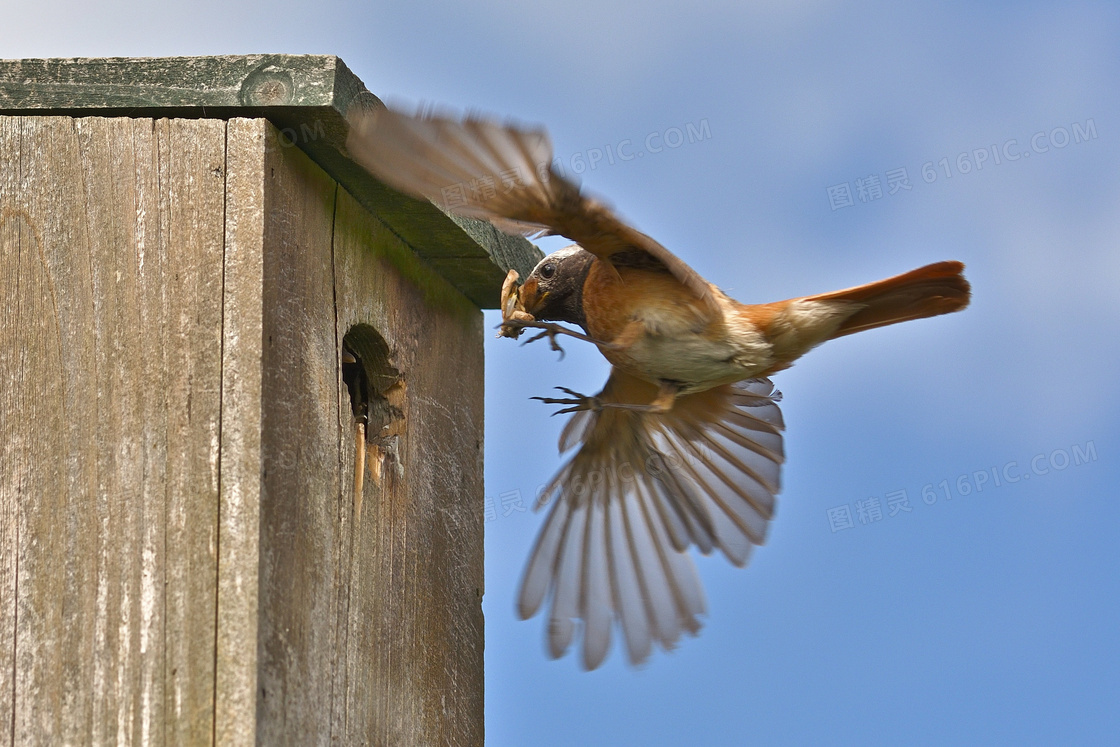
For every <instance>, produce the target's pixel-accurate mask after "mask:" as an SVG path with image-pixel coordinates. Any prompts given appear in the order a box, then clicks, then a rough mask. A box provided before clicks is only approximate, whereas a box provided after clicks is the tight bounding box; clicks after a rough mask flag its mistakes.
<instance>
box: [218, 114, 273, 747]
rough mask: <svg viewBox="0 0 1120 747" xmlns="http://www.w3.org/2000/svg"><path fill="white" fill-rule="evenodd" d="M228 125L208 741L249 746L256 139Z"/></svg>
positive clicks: (258, 249) (261, 164) (261, 144)
mask: <svg viewBox="0 0 1120 747" xmlns="http://www.w3.org/2000/svg"><path fill="white" fill-rule="evenodd" d="M266 127H267V125H266V123H265V122H263V121H261V120H242V119H235V120H231V121H230V123H229V127H228V133H227V151H226V169H227V171H226V212H225V228H226V235H225V287H224V291H223V302H222V303H223V307H222V317H223V328H222V339H223V346H222V428H221V457H220V473H221V488H220V494H221V501H220V508H219V530H218V609H217V635H218V638H217V651H216V654H215V659H216V663H215V666H216V672H215V680H216V687H215V698H216V702H215V714H214V722H215V741H216V742H217V743H218V744H222V745H249V744H254V742H255V734H256V706H257V661H258V660H257V654H258V648H257V615H258V611H259V609H260V607H259V594H258V588H259V587H258V578H259V573H258V565H259V562H260V501H261V469H262V464H261V428H260V424H261V417H262V408H263V404H264V403H263V402H262V401H261V379H262V369H261V363H262V358H263V355H264V353H263V344H264V340H263V336H262V323H263V321H262V319H263V309H262V305H261V304H262V294H263V289H264V257H263V251H262V246H263V241H264V230H265V171H264V169H265V133H266Z"/></svg>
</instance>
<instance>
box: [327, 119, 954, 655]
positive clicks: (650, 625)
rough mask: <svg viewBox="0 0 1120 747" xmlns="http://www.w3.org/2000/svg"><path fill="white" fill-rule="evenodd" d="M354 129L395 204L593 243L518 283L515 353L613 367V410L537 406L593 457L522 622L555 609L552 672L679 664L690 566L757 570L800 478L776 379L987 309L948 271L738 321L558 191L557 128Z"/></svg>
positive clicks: (701, 288) (695, 593) (532, 568)
mask: <svg viewBox="0 0 1120 747" xmlns="http://www.w3.org/2000/svg"><path fill="white" fill-rule="evenodd" d="M348 119H349V122H350V126H351V130H350V134H349V136H348V140H347V149H348V150H349V152H350V155H351V156H352V157H353V158H354V159H355V160H356V161H357V162H358V163H359V164H361V165H362V166H364V167H365V168H366V169H368V170H369V171H370V172H371V173H372V174H373V175H374V176H376V177H377V178H378V179H380V180H381V181H383V182H385V183H386V184H388V185H389V186H391V187H393V188H395V189H397V190H399V191H401V192H403V193H405V194H408V195H411V196H414V197H418V198H424V199H428V200H430V201H432V202H434V203H435V204H437V205H438V206H440V207H441V208H443V209H445V210H447V211H448V212H455V213H458V214H461V215H466V216H472V217H476V218H481V219H485V220H489V221H491V222H493V223H494V224H495V225H496V226H498V227H499V228H502V229H503V230H506V231H509V232H515V233H523V234H526V235H532V234H538V235H542V234H559V235H563V236H565V237H567V238H569V239H571V240H573V241H575V242H576V243H575V244H573V245H572V246H569V247H566V248H564V249H561V250H559V251H557V252H554V253H552V254H550V255H548V256H547V257H545V258H544V259H542V260H541V261H540V262H539V263H538V264H537V266H536V267H535V268H534V269H533V271H532V272H531V273H530V274H529V276H528V277H527V278H526V279H525V282H524V284H523V285H521V286H520V287H519V288H518V287H516V286H515V285H512V284H511V283H509V282H507V286H506V288H505V289H504V290H503V298H502V303H503V319H504V324H503V326H502V334H505V335H507V336H511V337H516V336H517V335H518V334H519V333H520V332H521V331H522V328H523V327H526V326H535V327H542V328H544V329H545V332H544V333H543V334H548V335H549V336H551V337H554V336H555V335H556V334H574V335H575V336H577V337H581V338H582V339H588V340H590V341H591V342H593V343H594V344H596V345H597V346H598V348H599V350H600V351H601V353H602V354H603V356H604V357H605V358H606V359H607V360H608V361H609V362H610V363H611V372H610V377H609V378H608V380H607V382H606V385H605V386H604V387H603V390H602V391H601V392H599V393H598V394H596V395H593V396H587V395H583V394H580V393H577V392H573V391H571V390H566V389H565V390H564V391H565V393H566V395H567V396H561V397H543V398H538V399H542V400H543V401H544V402H547V403H551V404H559V405H562V406H563V409H562V410H560V412H565V413H573V416H572V417H571V419H570V420H569V421H568V423H567V424H566V426H565V427H564V429H563V432H562V434H561V436H560V451H561V452H562V453H563V452H566V451H569V450H573V449H574V450H575V451H574V454H573V456H571V457H570V458H569V460H568V461H567V462H566V463H565V464H564V465H563V466H562V467H561V468H560V470H559V471H558V472H557V474H556V475H555V476H554V477H553V478H552V480H551V481H550V482H549V483H548V485H547V487H546V489H545V490H544V492H543V493H542V496H541V500H540V501H539V502H538V508H539V507H540V506H542V505H545V504H548V503H551V510H550V512H549V513H548V516H547V517H546V519H545V521H544V525H543V527H542V528H541V531H540V534H539V536H538V538H537V540H536V544H535V546H534V548H533V550H532V553H531V555H530V557H529V561H528V564H527V566H526V569H525V573H524V576H523V579H522V583H521V589H520V593H519V597H518V604H517V609H518V612H519V614H520V616H521V617H522V618H523V619H527V618H529V617H531V616H533V615H535V614H536V613H537V612H538V611H539V609H540V608H541V606H542V604H544V603H545V601H546V600H549V599H550V600H551V607H550V611H549V618H548V626H547V642H548V649H549V652H550V654H551V655H552V656H553V657H554V658H555V657H559V656H562V655H563V654H564V653H565V652H566V651H567V650H568V649H569V647H570V646H571V644H572V642H573V640H574V638H575V637H576V635H577V633H580V632H582V664H583V666H584V667H585V668H587V669H594V668H596V667H597V666H599V665H600V664H601V663H602V661H603V660H604V658H605V657H606V654H607V652H608V650H609V647H610V640H611V631H612V628H613V627H614V623H615V622H617V623H618V626H619V628H620V629H621V631H622V635H623V638H624V642H625V647H626V651H627V654H628V657H629V660H630V662H631V663H633V664H639V663H641V662H644V661H645V660H646V659H647V658H648V657H649V655H650V653H651V650H652V647H653V644H654V643H657V644H659V645H660V646H661V647H662V648H664V649H666V650H671V649H673V648H674V647H675V646H676V644H677V642H678V640H679V639H680V637H681V634H682V633H683V632H689V633H692V634H695V633H696V632H698V631H699V629H700V621H699V617H700V616H701V615H702V614H704V612H705V598H704V592H703V588H702V586H701V583H700V580H699V577H698V575H697V572H696V568H695V565H694V564H693V562H692V558H691V556H690V555H689V548H690V547H692V546H695V547H696V548H698V549H699V551H700V552H702V553H704V554H708V553H711V552H712V551H713V550H715V549H718V550H720V551H721V552H722V553H723V554H724V555H725V556H726V557H727V559H728V560H730V561H731V562H732V563H733V564H735V565H736V566H743V565H745V564H746V563H747V561H748V559H749V558H750V555H751V551H752V549H753V547H754V546H755V545H761V544H762V543H763V542H765V540H766V535H767V529H768V526H769V522H770V519H771V518H772V517H773V515H774V506H775V495H776V494H777V493H778V492H779V490H780V487H781V482H780V468H781V464H782V462H783V460H784V453H783V445H782V432H783V430H784V423H783V420H782V415H781V412H780V410H779V408H778V405H777V402H778V401H779V399H780V395H779V394H778V393H777V392H776V390H775V389H774V387H773V384H772V383H771V381H770V379H769V378H768V377H769V376H771V375H772V374H774V373H775V372H777V371H781V370H782V369H784V368H788V367H789V366H790V365H792V364H793V362H794V361H795V360H797V358H799V357H800V356H801V355H803V354H804V353H806V352H807V351H808V350H810V349H811V348H813V347H815V346H817V345H819V344H821V343H822V342H825V341H827V340H832V339H835V338H837V337H843V336H845V335H850V334H852V333H854V332H861V331H863V330H867V329H874V328H876V327H882V326H886V325H888V324H895V323H898V322H904V321H908V320H911V319H921V318H924V317H931V316H937V315H939V314H946V313H949V312H953V311H959V310H961V309H963V308H965V307H966V306H967V305H968V302H969V294H970V289H969V284H968V282H967V281H966V280H965V279H964V277H963V275H962V271H963V269H964V265H962V264H961V263H960V262H937V263H935V264H930V265H926V266H925V267H921V268H918V269H916V270H912V271H910V272H907V273H904V274H901V275H896V276H895V277H891V278H887V279H885V280H879V281H877V282H873V283H868V284H866V285H860V286H857V287H854V288H847V289H844V290H838V291H833V292H830V293H821V294H817V295H811V296H803V297H799V298H791V299H787V300H784V301H777V302H773V303H763V304H743V303H739V302H738V301H735V300H733V299H731V298H729V297H728V296H727V295H726V294H724V293H723V292H722V291H721V290H720V289H719V288H718V287H716V286H715V285H713V284H711V283H709V282H708V281H706V280H705V279H704V278H702V277H701V276H700V275H699V274H698V273H697V272H696V271H695V270H693V269H692V268H691V267H689V266H688V265H687V264H686V263H685V262H684V261H682V260H681V259H679V258H678V257H676V256H675V255H674V254H672V253H671V252H669V250H667V249H666V248H665V247H663V246H662V245H661V244H659V243H657V242H656V241H654V240H653V239H652V238H650V237H649V236H647V235H645V234H643V233H641V232H640V231H638V230H637V229H635V228H633V227H631V226H629V225H627V224H626V223H625V222H623V221H622V220H621V219H620V218H619V217H618V216H617V215H616V214H615V213H614V212H613V211H612V210H611V209H610V208H609V207H608V206H607V205H605V204H604V203H603V202H600V201H599V200H597V199H595V198H593V197H591V196H589V195H587V194H586V193H584V192H583V191H581V189H580V187H579V186H578V185H577V184H575V183H573V182H571V181H569V180H568V179H566V178H565V177H563V176H562V175H561V174H559V173H558V172H557V171H556V170H555V169H554V168H553V167H552V162H553V154H552V146H551V143H550V141H549V138H548V135H547V133H545V132H544V131H543V130H541V129H534V128H527V127H523V126H519V125H514V124H506V123H499V122H496V121H492V120H488V119H484V118H479V117H467V118H459V117H455V116H437V115H431V114H427V115H423V114H422V115H417V116H410V115H407V114H403V113H400V112H397V111H394V110H391V109H388V108H384V107H378V108H373V109H365V110H359V111H353V112H351V113H350V114H349V115H348ZM514 279H516V274H515V273H511V276H510V280H514ZM558 322H563V323H567V324H571V325H576V326H578V327H579V328H580V329H581V330H582V334H581V333H578V332H575V331H574V330H568V329H567V328H564V327H562V326H560V325H558V324H556V323H558ZM538 336H539V335H538ZM553 342H554V343H555V341H553Z"/></svg>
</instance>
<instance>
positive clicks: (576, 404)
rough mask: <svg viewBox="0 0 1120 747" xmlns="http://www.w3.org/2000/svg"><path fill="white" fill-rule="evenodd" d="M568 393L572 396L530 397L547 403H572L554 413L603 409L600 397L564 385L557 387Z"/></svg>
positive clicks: (561, 413) (563, 413)
mask: <svg viewBox="0 0 1120 747" xmlns="http://www.w3.org/2000/svg"><path fill="white" fill-rule="evenodd" d="M556 388H557V389H559V390H560V391H562V392H565V393H566V394H570V395H572V396H571V397H530V399H535V400H539V401H541V402H543V403H545V404H546V405H571V406H570V407H566V408H564V409H563V410H557V411H556V412H554V413H552V414H553V415H565V414H567V413H570V412H582V411H584V410H590V411H591V412H599V411H601V410H602V409H603V401H602V400H600V399H599V398H598V397H588V396H587V395H586V394H580V393H579V392H576V391H573V390H571V389H568V388H567V387H564V386H558V387H556Z"/></svg>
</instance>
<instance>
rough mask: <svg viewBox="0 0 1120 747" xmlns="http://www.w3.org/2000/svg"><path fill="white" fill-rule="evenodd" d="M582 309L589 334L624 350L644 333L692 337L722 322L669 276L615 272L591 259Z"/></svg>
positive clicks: (637, 271) (628, 269) (621, 269)
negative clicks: (592, 261)
mask: <svg viewBox="0 0 1120 747" xmlns="http://www.w3.org/2000/svg"><path fill="white" fill-rule="evenodd" d="M716 292H717V294H719V295H720V296H722V295H723V294H721V293H719V292H718V291H716ZM583 310H584V314H585V316H586V319H587V333H588V334H589V335H590V336H591V337H593V338H595V339H596V340H602V341H603V342H609V343H612V344H613V345H614V348H615V350H618V349H619V348H622V349H625V348H626V347H628V346H629V345H630V344H632V343H633V342H634V340H635V339H636V338H637V337H638V336H640V335H641V334H643V333H648V334H653V335H662V336H666V337H674V336H678V335H695V334H698V333H702V332H704V331H705V330H707V329H709V328H711V327H712V325H719V324H721V323H722V321H723V320H722V318H716V317H715V316H714V315H713V314H712V312H711V311H710V310H709V308H708V307H707V306H706V305H705V304H704V303H703V302H702V301H701V300H700V299H698V298H696V296H695V294H693V293H692V292H691V291H689V290H688V289H687V288H685V287H684V285H682V284H681V282H680V281H679V280H677V279H676V278H675V277H673V276H672V275H670V274H669V273H667V272H652V271H650V270H645V269H638V268H633V267H618V268H616V267H614V266H613V265H611V264H610V263H609V262H605V261H603V260H595V262H594V263H592V265H591V270H590V271H589V272H588V273H587V279H586V280H585V281H584V284H583ZM604 354H606V351H604ZM610 357H611V356H610V355H607V358H608V359H610Z"/></svg>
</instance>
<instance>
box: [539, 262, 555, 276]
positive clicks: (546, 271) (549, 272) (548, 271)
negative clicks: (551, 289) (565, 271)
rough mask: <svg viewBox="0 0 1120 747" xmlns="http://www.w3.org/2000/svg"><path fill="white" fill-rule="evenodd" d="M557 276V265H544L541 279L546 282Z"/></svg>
mask: <svg viewBox="0 0 1120 747" xmlns="http://www.w3.org/2000/svg"><path fill="white" fill-rule="evenodd" d="M555 274H556V265H554V264H552V263H551V262H549V263H547V264H546V265H544V266H543V267H541V277H542V278H544V279H545V280H548V279H549V278H551V277H552V276H553V275H555Z"/></svg>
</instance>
